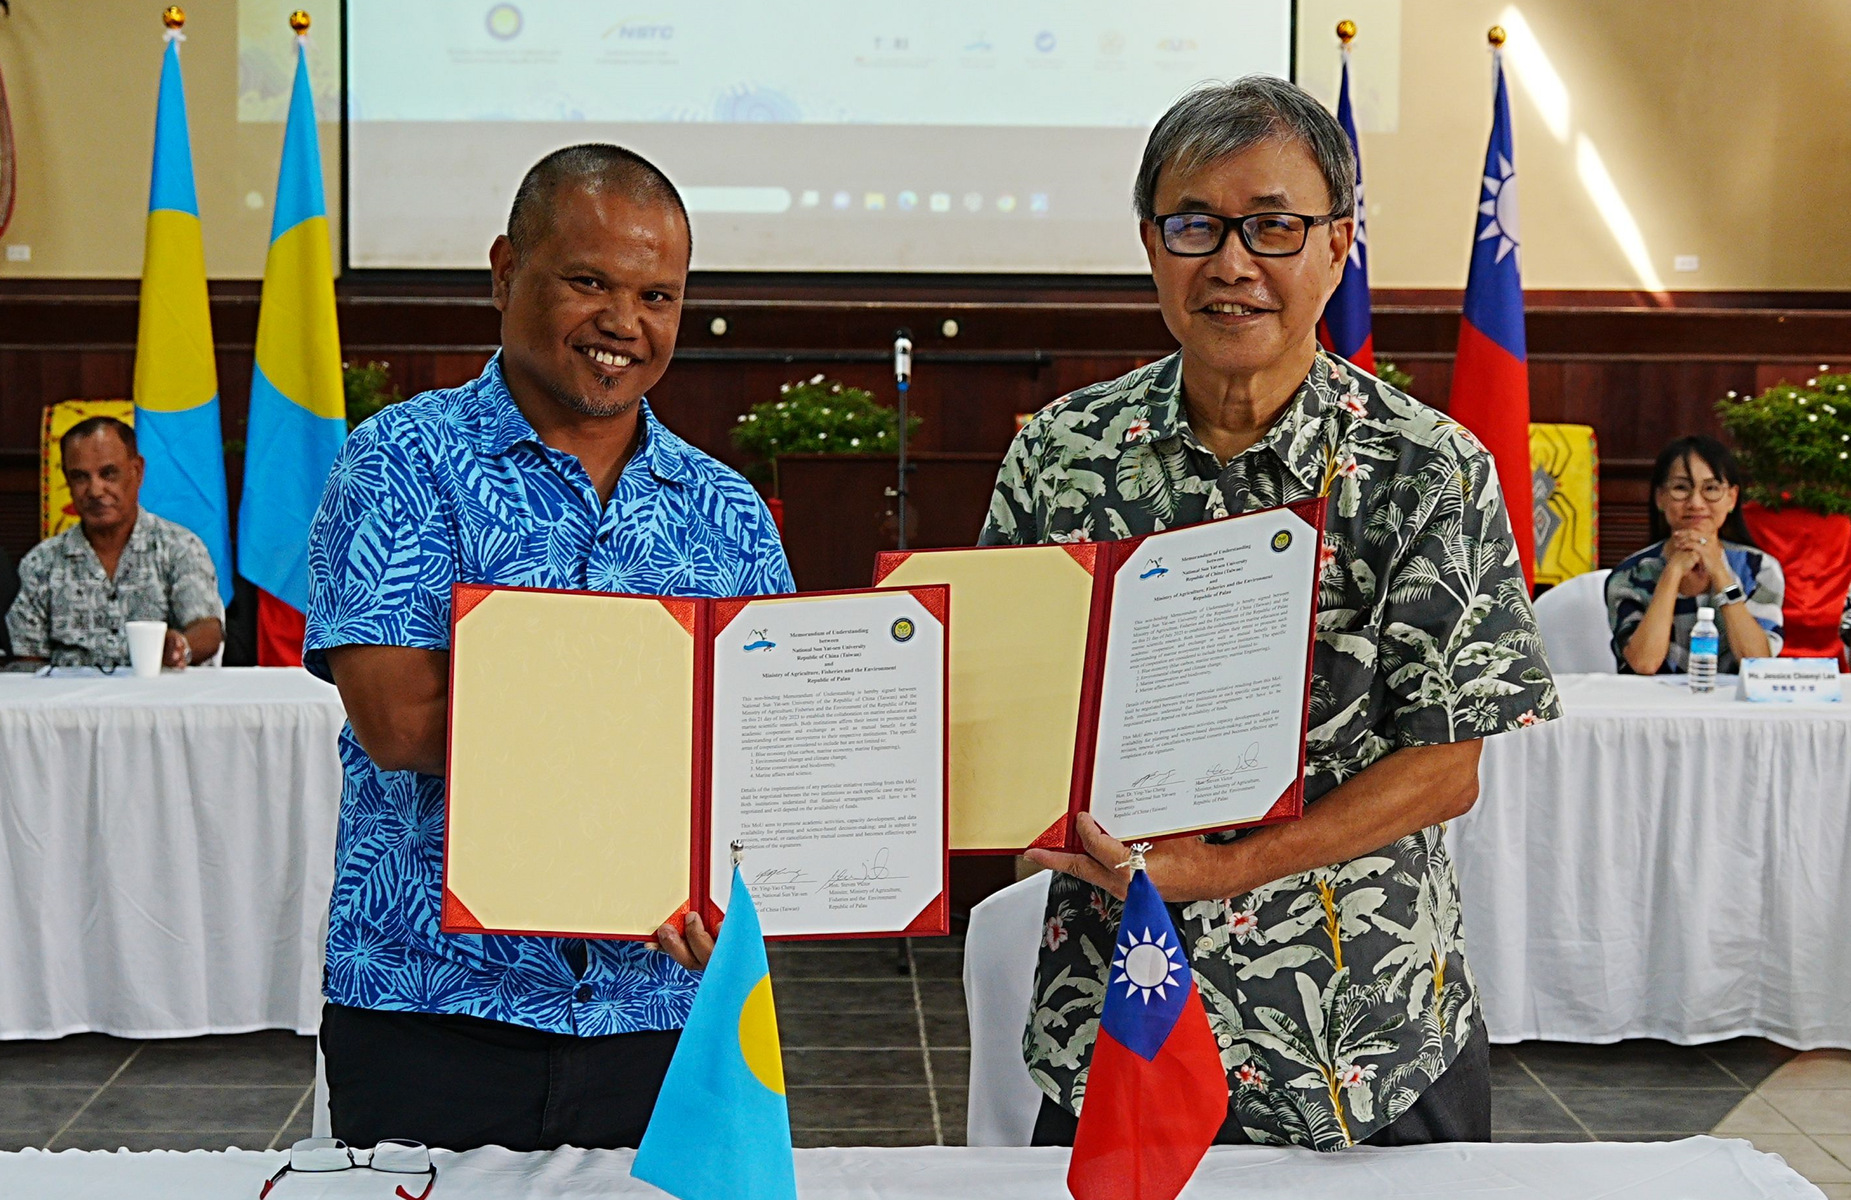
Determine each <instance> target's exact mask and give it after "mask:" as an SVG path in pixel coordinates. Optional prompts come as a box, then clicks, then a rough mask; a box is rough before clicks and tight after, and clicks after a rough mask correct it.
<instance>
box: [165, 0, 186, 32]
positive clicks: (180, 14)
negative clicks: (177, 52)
mask: <svg viewBox="0 0 1851 1200" xmlns="http://www.w3.org/2000/svg"><path fill="white" fill-rule="evenodd" d="M161 24H163V25H165V26H167V28H169V29H179V28H180V27H182V26H183V25H185V24H186V10H185V9H184V8H181V7H180V6H179V5H178V4H170V5H168V6H167V7H166V8H165V9H163V10H162V11H161Z"/></svg>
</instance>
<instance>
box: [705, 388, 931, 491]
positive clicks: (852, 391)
mask: <svg viewBox="0 0 1851 1200" xmlns="http://www.w3.org/2000/svg"><path fill="white" fill-rule="evenodd" d="M907 424H908V433H909V434H911V433H916V432H918V430H919V424H920V422H919V418H918V417H913V418H911V419H910V420H909V421H908V422H907ZM899 429H900V415H899V413H897V412H896V411H894V410H893V409H891V408H888V407H887V406H886V405H884V404H881V403H879V402H878V401H876V400H875V399H874V396H873V394H872V393H871V392H868V391H866V390H864V389H862V388H857V387H847V386H845V385H843V384H842V383H840V382H838V381H836V380H833V379H827V378H825V377H824V376H822V375H812V376H811V377H810V378H808V379H806V380H802V381H801V382H797V383H787V384H784V385H783V386H782V387H780V388H779V389H778V398H777V399H776V400H767V401H765V402H763V403H762V404H755V405H753V406H752V407H751V409H750V410H748V411H747V412H745V413H742V414H740V417H739V421H738V423H737V424H735V425H734V426H733V444H734V445H735V446H738V447H739V448H740V449H741V450H743V451H745V452H746V453H747V454H750V455H752V456H753V457H755V458H757V459H758V460H759V461H760V462H762V463H768V464H770V467H771V478H772V491H773V492H775V491H776V490H777V473H778V456H779V455H781V454H892V453H894V452H895V451H897V450H898V449H899V448H900V439H899Z"/></svg>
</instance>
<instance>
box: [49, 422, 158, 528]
mask: <svg viewBox="0 0 1851 1200" xmlns="http://www.w3.org/2000/svg"><path fill="white" fill-rule="evenodd" d="M91 417H114V418H115V419H116V420H118V421H121V422H122V423H123V424H125V425H133V424H134V423H135V402H134V401H132V400H63V401H60V402H58V403H57V404H47V405H46V406H45V420H44V423H43V424H41V425H40V426H39V536H40V537H41V538H48V537H53V536H56V535H57V534H60V533H63V532H64V531H65V530H67V529H69V528H70V527H71V526H73V525H75V524H77V510H76V509H74V508H72V507H71V489H70V488H67V487H65V486H64V458H63V456H62V455H60V454H59V453H58V439H59V438H61V437H63V436H64V433H65V431H66V430H67V429H69V428H70V427H71V426H73V425H75V424H77V423H78V422H79V421H87V420H89V419H90V418H91Z"/></svg>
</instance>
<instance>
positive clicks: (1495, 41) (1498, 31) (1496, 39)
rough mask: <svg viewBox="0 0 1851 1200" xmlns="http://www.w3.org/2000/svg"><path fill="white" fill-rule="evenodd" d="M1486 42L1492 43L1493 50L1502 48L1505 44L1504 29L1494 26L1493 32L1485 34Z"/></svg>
mask: <svg viewBox="0 0 1851 1200" xmlns="http://www.w3.org/2000/svg"><path fill="white" fill-rule="evenodd" d="M1485 40H1486V41H1488V42H1490V43H1491V48H1492V49H1493V50H1495V49H1497V48H1498V47H1500V46H1502V45H1503V44H1504V27H1503V26H1502V25H1493V26H1492V27H1491V31H1490V32H1489V33H1487V34H1485Z"/></svg>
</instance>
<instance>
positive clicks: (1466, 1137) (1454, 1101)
mask: <svg viewBox="0 0 1851 1200" xmlns="http://www.w3.org/2000/svg"><path fill="white" fill-rule="evenodd" d="M1079 1127H1080V1118H1078V1117H1076V1116H1074V1115H1073V1114H1072V1113H1070V1112H1068V1111H1067V1110H1066V1109H1064V1108H1062V1107H1061V1106H1060V1105H1058V1104H1056V1103H1054V1101H1052V1100H1050V1099H1048V1098H1047V1097H1046V1096H1043V1097H1042V1098H1041V1113H1040V1115H1039V1116H1037V1117H1036V1118H1035V1132H1034V1136H1033V1138H1032V1139H1031V1140H1032V1144H1033V1145H1036V1146H1071V1145H1073V1135H1074V1132H1075V1131H1076V1130H1078V1129H1079ZM1250 1140H1251V1139H1249V1138H1248V1137H1247V1134H1246V1131H1245V1130H1243V1129H1242V1128H1241V1127H1240V1121H1239V1119H1238V1118H1236V1117H1235V1115H1234V1113H1233V1110H1232V1109H1230V1110H1229V1112H1228V1119H1227V1120H1226V1121H1225V1122H1224V1123H1223V1124H1222V1126H1221V1132H1219V1133H1217V1134H1216V1135H1215V1144H1216V1145H1217V1146H1243V1145H1246V1144H1247V1143H1248V1142H1249V1141H1250ZM1490 1140H1491V1036H1490V1035H1489V1034H1487V1033H1486V1032H1485V1027H1484V1026H1483V1025H1480V1026H1479V1027H1478V1032H1477V1033H1475V1034H1473V1035H1472V1039H1471V1040H1470V1041H1468V1042H1467V1043H1466V1044H1465V1048H1464V1049H1463V1050H1461V1051H1460V1052H1459V1057H1458V1058H1456V1059H1454V1060H1453V1064H1452V1066H1450V1067H1448V1068H1446V1070H1445V1071H1444V1072H1442V1073H1441V1075H1440V1077H1439V1078H1438V1079H1436V1080H1434V1081H1433V1083H1432V1084H1431V1085H1429V1086H1428V1088H1427V1090H1426V1091H1424V1092H1422V1093H1421V1094H1420V1098H1419V1099H1417V1100H1415V1101H1414V1106H1413V1107H1412V1108H1410V1109H1408V1110H1407V1111H1406V1112H1404V1113H1402V1114H1401V1115H1400V1116H1399V1117H1397V1118H1396V1119H1395V1121H1394V1123H1393V1124H1390V1125H1388V1126H1386V1127H1385V1128H1382V1129H1378V1130H1376V1131H1375V1132H1374V1133H1373V1134H1371V1135H1370V1136H1368V1137H1366V1138H1364V1139H1363V1143H1362V1144H1363V1145H1365V1146H1425V1145H1428V1144H1429V1143H1432V1142H1488V1141H1490Z"/></svg>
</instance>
